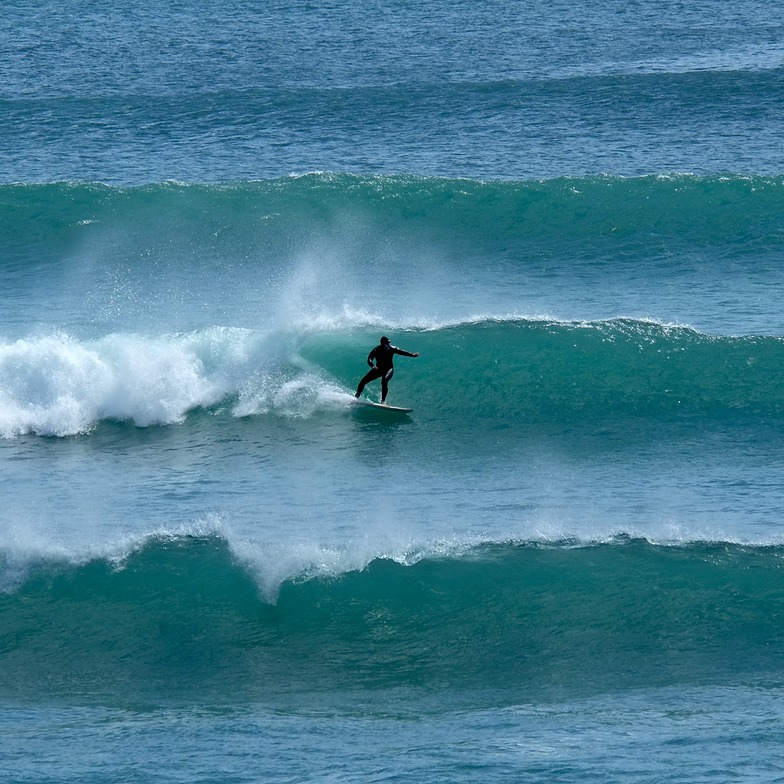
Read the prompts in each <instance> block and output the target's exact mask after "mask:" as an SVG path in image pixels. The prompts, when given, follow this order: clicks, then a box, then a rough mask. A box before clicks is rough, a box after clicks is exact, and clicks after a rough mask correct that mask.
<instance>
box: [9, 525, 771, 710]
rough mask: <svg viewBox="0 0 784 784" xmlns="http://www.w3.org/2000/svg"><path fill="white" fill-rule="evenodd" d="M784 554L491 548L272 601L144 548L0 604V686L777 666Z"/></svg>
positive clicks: (229, 559) (322, 581)
mask: <svg viewBox="0 0 784 784" xmlns="http://www.w3.org/2000/svg"><path fill="white" fill-rule="evenodd" d="M781 562H782V551H781V548H780V547H779V546H776V545H768V546H751V545H739V544H730V543H727V542H718V543H708V542H692V543H684V544H672V545H657V544H653V543H651V542H649V541H646V540H640V539H630V538H626V537H617V538H615V539H613V540H609V541H607V542H594V543H585V544H577V543H574V542H569V541H564V542H549V543H548V542H538V543H537V542H522V543H488V544H484V545H477V546H473V547H470V548H468V549H466V550H463V551H462V552H457V553H453V554H451V555H441V556H438V555H429V556H427V555H422V556H417V557H413V558H412V559H409V560H408V561H405V560H399V559H398V560H392V559H389V558H376V559H373V560H371V561H370V562H369V563H367V564H366V565H365V566H364V567H361V568H359V569H349V570H348V571H345V572H339V573H335V574H322V575H321V576H319V575H318V574H316V575H310V576H309V577H307V578H305V577H300V578H296V577H292V578H290V579H288V580H286V581H284V582H283V583H282V584H281V586H280V590H279V592H278V595H277V599H276V600H275V601H274V602H273V603H270V602H269V601H268V600H265V599H264V598H262V596H261V595H260V593H259V590H258V585H257V582H256V581H255V578H254V574H253V570H252V568H250V566H249V565H248V564H247V563H244V562H243V561H242V559H239V560H238V558H237V556H236V555H235V554H234V553H233V551H232V547H231V546H230V545H229V543H228V542H227V541H226V540H225V539H223V538H222V537H220V536H217V535H214V536H197V537H191V536H184V537H183V536H180V537H155V538H152V539H149V540H147V541H146V542H145V543H143V545H142V546H141V547H139V548H137V549H135V550H134V551H133V552H131V553H130V554H128V555H126V556H125V557H124V558H123V559H122V560H121V561H114V560H107V559H105V558H95V559H93V560H89V561H87V562H85V563H82V564H75V563H63V562H56V561H51V560H49V561H42V562H39V563H38V564H37V565H34V566H32V565H31V566H30V568H29V572H28V574H27V577H26V579H25V580H24V581H23V582H22V584H20V585H18V587H16V588H15V589H14V590H11V591H8V592H6V593H4V594H0V620H2V624H0V628H2V629H3V632H2V636H0V643H1V644H0V660H1V661H2V665H3V673H4V677H3V679H2V691H3V693H4V694H5V695H6V696H9V695H15V696H18V697H20V698H25V699H29V698H36V697H40V696H43V695H48V696H56V695H58V694H66V693H68V692H69V690H71V689H74V688H77V689H78V690H79V693H80V695H82V697H83V698H84V697H85V695H93V697H94V698H96V699H119V700H122V701H127V700H130V701H135V700H139V699H165V698H166V697H167V696H172V695H177V694H180V695H181V694H183V693H191V692H194V691H195V692H201V691H204V690H208V691H213V692H216V693H217V695H218V696H219V697H220V699H222V700H230V701H233V700H237V699H245V698H252V699H259V698H261V699H273V700H274V699H276V698H279V697H281V696H283V695H288V696H291V695H293V694H296V693H298V692H299V691H300V690H302V691H304V692H306V693H308V694H310V695H311V696H310V699H312V695H313V693H322V694H328V693H350V692H357V690H359V691H368V690H369V691H375V690H378V689H384V690H387V689H396V688H400V687H405V688H417V689H424V690H425V691H427V690H430V689H439V690H445V689H452V690H456V691H465V690H469V691H470V690H474V691H475V690H479V691H480V692H495V693H497V694H502V695H506V698H507V699H512V700H520V699H525V698H526V695H528V696H532V695H535V694H541V693H542V692H543V691H544V692H550V693H553V694H559V693H563V692H564V691H565V692H567V693H568V692H573V693H580V692H583V693H589V692H592V691H596V690H599V691H603V690H611V691H612V690H617V689H623V688H627V687H634V686H656V685H673V684H685V683H703V682H710V680H711V679H712V678H715V677H717V675H718V676H720V677H722V678H724V679H726V678H727V677H730V678H732V677H744V676H748V675H753V676H760V675H764V674H766V673H770V672H778V673H780V672H782V670H783V669H784V659H782V654H781V650H782V649H781V643H782V634H781V628H780V620H781V601H780V599H781V597H780V573H781ZM0 565H4V561H2V560H0ZM157 689H161V690H162V691H161V692H158V691H156V690H157Z"/></svg>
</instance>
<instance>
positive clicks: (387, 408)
mask: <svg viewBox="0 0 784 784" xmlns="http://www.w3.org/2000/svg"><path fill="white" fill-rule="evenodd" d="M354 402H355V403H356V404H357V405H358V406H368V407H369V408H376V409H378V410H379V411H394V412H396V413H398V414H410V413H411V412H412V411H413V410H414V409H413V408H402V407H400V406H389V405H387V404H386V403H374V402H373V401H372V400H366V399H365V398H358V397H355V398H354Z"/></svg>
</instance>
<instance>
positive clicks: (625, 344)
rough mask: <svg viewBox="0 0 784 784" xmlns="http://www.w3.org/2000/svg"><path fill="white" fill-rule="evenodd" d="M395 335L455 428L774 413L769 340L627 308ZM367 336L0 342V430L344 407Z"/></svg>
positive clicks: (414, 387)
mask: <svg viewBox="0 0 784 784" xmlns="http://www.w3.org/2000/svg"><path fill="white" fill-rule="evenodd" d="M357 333H358V334H357ZM399 335H400V340H399V341H398V342H400V343H401V345H403V346H406V345H408V346H409V347H410V349H414V348H415V349H416V350H417V351H420V352H421V353H422V355H423V357H422V358H421V359H420V361H419V362H418V363H417V364H416V366H414V365H406V366H405V369H403V368H401V372H399V373H398V377H397V378H396V380H395V393H396V395H397V396H398V399H408V400H415V401H417V406H418V407H420V408H422V409H423V410H424V411H431V412H433V411H438V412H440V413H439V415H440V416H447V417H449V418H450V420H451V422H452V423H453V426H454V427H456V428H459V424H460V422H461V421H463V422H465V423H466V424H468V423H470V422H471V421H473V420H475V419H477V418H479V419H482V420H487V419H492V418H502V419H504V420H505V421H506V422H507V423H514V422H519V423H521V424H531V423H537V422H545V423H546V422H564V421H570V422H592V421H595V420H597V419H602V418H604V419H609V418H615V417H636V418H643V419H649V420H651V421H653V422H655V421H657V420H660V419H665V420H667V419H672V418H673V417H679V416H697V415H699V416H709V417H712V418H718V419H732V418H734V417H738V416H747V415H753V416H761V417H779V416H781V415H782V413H784V383H783V382H784V377H783V376H782V373H783V372H784V371H782V368H784V342H783V341H782V339H781V338H778V337H715V336H709V335H705V334H702V333H699V332H696V331H694V330H692V329H689V328H685V327H670V326H663V325H661V324H656V323H650V322H641V321H633V320H615V321H608V322H597V323H561V322H549V321H525V320H511V321H495V320H494V321H481V322H477V323H467V324H459V325H454V326H448V327H441V328H438V329H431V330H424V331H422V330H416V331H408V332H404V331H401V332H400V333H399ZM373 342H374V336H373V334H372V333H370V332H369V330H368V329H367V328H366V327H365V328H364V329H363V330H358V329H355V330H353V331H345V330H329V331H318V332H316V333H313V332H307V333H294V334H291V333H289V334H284V335H280V334H276V335H272V336H270V335H265V334H262V333H258V332H254V331H249V330H237V329H234V330H230V329H217V328H216V329H212V330H208V331H206V332H197V333H193V334H185V335H168V336H161V337H157V338H156V337H153V338H149V337H142V336H138V335H112V336H108V337H106V338H103V339H100V340H96V341H77V340H75V339H73V338H71V337H68V336H62V335H60V336H49V337H44V338H35V339H28V340H19V341H16V342H14V343H6V344H0V373H1V374H2V376H3V379H4V383H3V387H2V391H0V434H2V435H3V436H4V437H6V438H8V437H14V436H17V435H21V434H25V433H36V434H39V435H57V436H64V435H75V434H78V433H84V432H89V431H90V430H91V429H93V428H94V427H95V426H96V425H98V424H99V423H100V422H102V421H107V420H113V421H129V422H131V423H133V424H135V425H138V426H149V425H156V424H172V423H179V422H182V421H184V420H185V418H186V416H187V415H188V413H189V412H191V411H193V410H195V409H205V408H206V409H212V408H214V407H216V406H219V405H222V406H223V409H224V410H228V411H229V412H230V413H231V414H232V415H233V416H240V417H242V416H253V415H272V416H278V417H286V418H295V419H301V418H303V417H305V418H308V417H312V416H314V415H316V414H318V413H320V412H324V411H325V410H335V409H345V408H346V407H347V406H348V405H349V402H350V398H349V393H350V392H351V391H352V390H353V388H354V385H355V384H356V381H357V379H358V378H359V375H360V374H361V373H362V372H364V371H363V370H362V365H361V361H362V360H361V358H362V357H363V356H364V354H365V352H366V350H367V347H368V346H369V345H372V344H373ZM406 361H407V360H405V359H401V360H399V362H398V365H399V366H402V365H403V363H404V362H406ZM408 361H410V360H408ZM434 382H435V383H434ZM375 386H378V385H375ZM455 390H459V391H460V394H459V395H456V394H455ZM369 392H370V393H372V388H370V389H369ZM431 415H432V414H431Z"/></svg>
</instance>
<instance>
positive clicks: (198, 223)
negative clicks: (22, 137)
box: [0, 174, 784, 264]
mask: <svg viewBox="0 0 784 784" xmlns="http://www.w3.org/2000/svg"><path fill="white" fill-rule="evenodd" d="M782 186H784V177H782V176H747V175H738V174H727V175H726V176H694V175H689V174H672V175H666V176H646V177H636V178H635V177H633V178H623V177H610V176H593V177H560V178H554V179H549V180H523V181H514V180H506V181H505V180H487V181H485V180H471V179H449V178H439V177H414V176H408V175H399V176H375V177H374V176H363V175H350V174H309V175H304V176H299V177H285V178H279V179H272V180H262V181H258V182H244V183H234V184H225V185H188V184H180V183H174V182H172V183H161V184H153V185H145V186H138V187H117V186H108V185H100V184H89V183H52V184H42V185H34V184H29V185H25V184H18V185H2V186H0V247H3V248H4V249H8V248H10V249H16V250H17V251H18V252H20V253H28V252H31V253H41V252H42V251H44V250H48V251H49V253H48V254H42V255H43V256H44V258H45V257H46V256H47V255H49V254H51V252H52V251H53V250H56V249H57V248H63V247H66V248H67V247H69V246H71V245H73V244H74V243H76V242H78V241H79V240H80V239H81V238H82V237H83V236H84V235H88V234H90V233H94V232H96V231H97V230H98V227H99V226H111V227H113V228H115V229H118V230H124V231H126V232H129V233H130V234H132V236H134V237H136V238H139V239H142V238H147V239H150V238H152V237H157V238H158V240H159V241H160V239H161V237H163V238H165V241H166V242H167V243H172V242H181V243H183V244H186V245H187V244H192V243H198V244H199V245H200V246H201V247H202V249H204V250H205V251H207V250H210V249H218V248H220V249H221V250H222V251H225V250H226V249H227V248H230V247H231V244H232V243H239V244H240V245H242V243H243V241H244V242H245V243H247V242H257V241H258V240H259V239H263V240H264V241H265V243H267V244H270V243H271V242H272V241H276V242H277V243H278V244H285V243H286V241H287V240H288V241H290V240H291V237H292V233H293V234H294V236H295V237H299V238H303V237H307V236H308V234H309V232H317V233H318V235H319V236H323V233H324V228H325V226H326V227H329V229H330V230H331V231H338V232H339V231H340V230H341V229H342V228H345V224H346V222H347V220H348V219H349V218H353V219H354V220H355V222H357V223H359V222H360V221H361V219H365V221H366V222H367V223H368V224H370V225H372V226H373V230H378V229H381V230H384V229H386V231H387V233H388V234H390V235H391V234H393V233H395V232H400V231H403V232H409V233H412V234H415V235H430V236H432V237H434V238H438V241H439V242H441V243H444V242H446V241H447V240H448V238H450V237H452V238H453V239H455V240H457V238H459V241H464V240H466V239H468V238H473V240H472V243H471V244H472V245H478V246H482V245H483V244H492V245H494V246H495V245H498V244H500V243H505V242H506V243H508V242H510V241H511V242H517V243H520V242H531V241H534V240H536V241H539V242H543V241H546V242H547V243H548V244H550V245H553V246H556V247H557V246H558V245H560V244H562V243H565V244H566V245H567V246H568V247H576V245H577V243H585V242H589V243H590V244H589V245H588V246H587V247H586V248H585V250H584V253H583V254H582V255H584V256H587V257H590V256H591V255H592V253H596V252H598V250H599V249H600V248H602V247H604V246H605V245H606V243H607V240H608V238H609V237H612V238H613V240H614V242H615V243H616V244H617V245H620V246H621V247H627V248H628V247H631V246H633V245H635V244H641V245H646V246H650V245H651V243H652V242H656V241H657V240H659V241H661V242H667V241H669V242H678V243H682V244H690V243H692V244H693V243H698V244H702V245H721V246H729V247H730V248H735V250H736V251H737V252H738V253H743V254H748V252H749V251H750V250H755V249H759V247H760V246H762V247H764V246H765V245H766V244H767V243H771V242H775V244H776V245H778V244H779V243H780V242H781V230H782V227H781V207H782V203H783V202H784V194H783V193H782ZM175 227H176V230H175ZM31 249H32V250H31ZM4 258H5V259H6V261H5V263H6V264H7V263H9V259H12V258H13V256H12V255H9V254H4Z"/></svg>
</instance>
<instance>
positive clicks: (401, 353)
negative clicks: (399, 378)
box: [394, 346, 419, 357]
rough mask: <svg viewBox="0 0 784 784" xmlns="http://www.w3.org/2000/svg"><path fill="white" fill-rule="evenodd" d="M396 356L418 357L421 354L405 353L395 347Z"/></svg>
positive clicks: (416, 352)
mask: <svg viewBox="0 0 784 784" xmlns="http://www.w3.org/2000/svg"><path fill="white" fill-rule="evenodd" d="M394 352H395V354H400V355H401V356H403V357H418V356H419V352H418V351H415V352H414V353H413V354H412V353H411V352H410V351H403V349H402V348H398V347H397V346H395V347H394Z"/></svg>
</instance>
